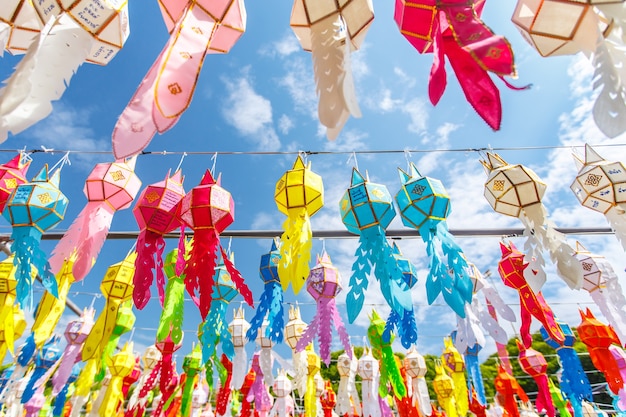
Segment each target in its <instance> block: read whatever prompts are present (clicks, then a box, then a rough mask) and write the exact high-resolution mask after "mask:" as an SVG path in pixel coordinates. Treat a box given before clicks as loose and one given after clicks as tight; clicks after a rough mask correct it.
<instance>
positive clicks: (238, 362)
mask: <svg viewBox="0 0 626 417" xmlns="http://www.w3.org/2000/svg"><path fill="white" fill-rule="evenodd" d="M234 350H235V357H234V359H233V388H234V389H236V390H239V389H241V386H242V385H243V381H244V379H245V378H246V372H247V370H248V354H247V353H246V348H245V346H241V347H235V348H234Z"/></svg>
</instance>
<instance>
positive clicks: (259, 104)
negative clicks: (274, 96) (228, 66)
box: [222, 72, 280, 151]
mask: <svg viewBox="0 0 626 417" xmlns="http://www.w3.org/2000/svg"><path fill="white" fill-rule="evenodd" d="M224 82H225V84H226V89H227V91H228V96H227V97H226V102H225V103H224V108H223V110H222V115H223V116H224V119H225V120H226V122H227V123H228V124H230V125H231V126H233V127H234V128H235V129H236V130H237V131H238V132H239V133H240V134H241V135H242V136H245V137H246V138H248V139H250V140H251V141H252V142H254V143H255V144H256V145H258V147H259V148H260V149H263V150H267V151H272V150H277V149H279V148H280V140H279V139H278V136H277V135H276V131H275V130H274V126H273V119H272V103H271V102H270V101H269V100H268V99H266V98H265V97H263V96H261V95H259V94H258V93H257V92H256V91H254V88H253V87H252V85H251V84H250V81H249V80H248V78H246V74H245V72H244V75H243V76H242V77H240V78H238V79H235V80H225V81H224Z"/></svg>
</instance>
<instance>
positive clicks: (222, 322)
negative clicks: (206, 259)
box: [200, 254, 239, 363]
mask: <svg viewBox="0 0 626 417" xmlns="http://www.w3.org/2000/svg"><path fill="white" fill-rule="evenodd" d="M230 261H231V263H232V264H233V265H234V256H233V255H232V254H231V257H230ZM213 282H214V283H215V286H214V287H213V295H212V297H211V298H212V302H211V309H210V310H209V314H208V315H207V317H206V320H205V321H204V323H203V324H202V337H201V338H200V343H202V358H203V360H204V362H205V363H206V362H207V361H208V359H209V358H210V357H211V356H213V355H214V353H215V350H216V348H217V343H218V342H221V344H222V351H223V352H224V354H225V355H226V356H227V357H228V358H229V359H230V358H233V357H234V356H235V349H234V346H233V342H232V339H231V337H230V332H229V331H228V323H227V322H226V309H227V308H228V305H229V304H230V302H231V301H232V300H233V299H234V298H235V297H236V296H237V295H238V294H239V293H238V292H237V288H236V287H235V283H234V282H233V280H232V279H231V276H230V273H229V272H228V271H227V270H226V266H225V265H224V260H223V259H222V260H221V262H219V263H218V264H217V267H216V268H215V276H214V277H213Z"/></svg>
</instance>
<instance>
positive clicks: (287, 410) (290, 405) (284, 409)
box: [269, 369, 295, 417]
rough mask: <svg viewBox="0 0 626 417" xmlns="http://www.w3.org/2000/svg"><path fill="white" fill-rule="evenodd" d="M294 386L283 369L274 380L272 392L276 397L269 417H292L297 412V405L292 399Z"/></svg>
mask: <svg viewBox="0 0 626 417" xmlns="http://www.w3.org/2000/svg"><path fill="white" fill-rule="evenodd" d="M291 390H292V385H291V381H290V380H289V378H287V375H286V374H285V372H284V371H283V370H282V369H281V370H280V371H278V375H277V376H276V378H274V384H273V385H272V391H273V392H274V395H275V396H276V399H275V400H274V406H273V407H272V411H271V412H270V414H269V417H291V416H293V415H294V412H295V404H294V401H293V398H292V397H291Z"/></svg>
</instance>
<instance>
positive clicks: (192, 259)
mask: <svg viewBox="0 0 626 417" xmlns="http://www.w3.org/2000/svg"><path fill="white" fill-rule="evenodd" d="M180 220H181V221H182V223H183V224H185V225H186V226H188V227H190V228H191V229H193V232H194V239H193V245H192V248H191V254H190V255H189V260H188V261H187V265H186V267H185V275H186V277H185V285H186V287H187V291H188V292H189V295H191V298H192V299H193V301H194V302H195V303H196V305H197V306H198V308H199V309H200V314H201V315H202V319H206V316H207V314H208V313H209V309H210V308H211V300H212V293H213V284H214V282H213V281H214V280H213V275H214V274H215V267H216V260H217V253H218V249H219V251H220V252H221V254H222V259H223V260H224V266H225V267H226V270H227V271H228V273H229V274H230V277H231V279H232V281H233V283H234V284H235V286H236V287H237V289H238V290H239V292H240V293H241V295H242V296H243V298H244V300H245V301H246V302H247V303H248V304H249V305H250V306H252V305H253V300H252V293H251V292H250V289H249V288H248V286H247V285H246V284H245V282H244V280H243V277H242V276H241V274H240V273H239V271H238V270H237V268H235V265H234V264H233V262H232V261H231V260H230V259H229V257H228V255H227V254H226V252H225V251H224V249H223V248H222V246H221V245H220V240H219V235H220V233H222V232H223V231H224V229H226V228H227V227H228V226H230V224H231V223H232V222H233V221H234V220H235V201H234V200H233V198H232V196H231V195H230V193H229V192H228V191H226V190H225V189H224V188H222V186H221V178H220V177H218V179H217V181H215V180H214V179H213V175H211V171H209V170H207V171H206V173H205V174H204V176H203V177H202V180H201V181H200V184H199V185H197V186H195V187H194V188H192V189H191V191H189V192H188V193H187V194H186V195H185V196H184V197H183V199H182V200H181V202H180ZM179 256H180V254H179Z"/></svg>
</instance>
